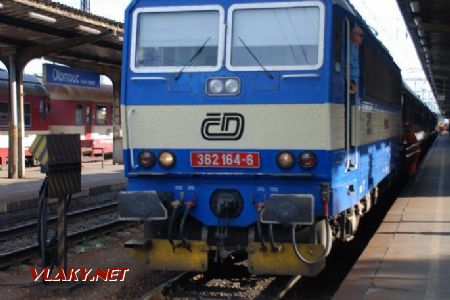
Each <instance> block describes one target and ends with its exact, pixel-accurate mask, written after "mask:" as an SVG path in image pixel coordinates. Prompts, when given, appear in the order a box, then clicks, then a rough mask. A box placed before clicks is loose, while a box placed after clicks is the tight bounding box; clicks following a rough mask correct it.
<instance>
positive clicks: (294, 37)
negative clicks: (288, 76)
mask: <svg viewBox="0 0 450 300" xmlns="http://www.w3.org/2000/svg"><path fill="white" fill-rule="evenodd" d="M306 5H307V6H306ZM230 10H231V12H230V13H229V18H232V26H231V28H230V29H229V31H228V39H229V43H228V47H229V49H228V51H227V64H229V66H228V67H229V68H230V69H231V70H248V71H250V70H252V71H259V70H261V67H260V64H261V65H263V66H264V67H265V68H267V69H269V70H302V69H317V68H319V67H320V66H321V64H322V60H323V32H324V27H323V7H322V6H321V5H320V4H319V3H317V6H316V5H314V6H312V5H311V4H301V3H296V4H292V3H288V4H283V3H271V4H246V5H235V6H234V7H232V8H230ZM228 23H229V24H230V20H229V22H228ZM258 61H259V62H258Z"/></svg>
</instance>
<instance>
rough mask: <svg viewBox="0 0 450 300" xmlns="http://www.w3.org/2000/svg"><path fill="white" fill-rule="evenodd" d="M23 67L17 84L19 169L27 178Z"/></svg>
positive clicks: (17, 70)
mask: <svg viewBox="0 0 450 300" xmlns="http://www.w3.org/2000/svg"><path fill="white" fill-rule="evenodd" d="M22 75H23V67H22V66H17V69H16V84H17V100H18V104H19V105H18V121H19V122H18V169H19V178H25V145H24V139H25V114H24V99H23V79H22V78H23V77H22Z"/></svg>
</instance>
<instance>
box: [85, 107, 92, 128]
mask: <svg viewBox="0 0 450 300" xmlns="http://www.w3.org/2000/svg"><path fill="white" fill-rule="evenodd" d="M85 122H86V124H91V105H89V104H88V105H86V121H85Z"/></svg>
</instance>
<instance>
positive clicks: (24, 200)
mask: <svg viewBox="0 0 450 300" xmlns="http://www.w3.org/2000/svg"><path fill="white" fill-rule="evenodd" d="M44 178H45V174H42V173H41V172H40V168H39V167H33V168H29V169H27V178H26V179H8V172H7V170H5V168H3V170H2V171H0V214H2V213H10V212H15V211H19V210H25V209H32V208H36V207H37V198H38V193H39V188H40V187H41V185H42V181H43V180H44ZM125 184H126V178H125V177H124V175H123V165H113V164H112V162H111V160H107V161H105V164H104V168H102V163H101V162H93V163H88V164H87V163H86V164H83V165H82V169H81V192H80V193H77V194H75V195H73V198H74V199H76V198H81V197H88V196H92V195H97V194H101V193H107V192H111V191H119V190H122V189H123V188H124V187H125Z"/></svg>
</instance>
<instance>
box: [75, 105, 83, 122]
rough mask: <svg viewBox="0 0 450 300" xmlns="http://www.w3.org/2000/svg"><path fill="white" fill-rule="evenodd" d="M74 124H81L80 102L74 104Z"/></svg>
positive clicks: (81, 106)
mask: <svg viewBox="0 0 450 300" xmlns="http://www.w3.org/2000/svg"><path fill="white" fill-rule="evenodd" d="M75 124H76V125H83V105H81V104H77V105H76V106H75Z"/></svg>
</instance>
